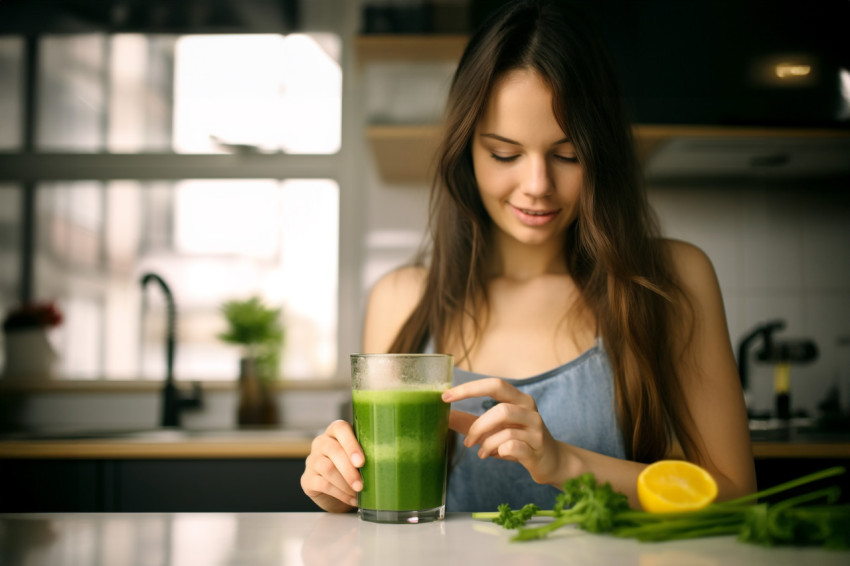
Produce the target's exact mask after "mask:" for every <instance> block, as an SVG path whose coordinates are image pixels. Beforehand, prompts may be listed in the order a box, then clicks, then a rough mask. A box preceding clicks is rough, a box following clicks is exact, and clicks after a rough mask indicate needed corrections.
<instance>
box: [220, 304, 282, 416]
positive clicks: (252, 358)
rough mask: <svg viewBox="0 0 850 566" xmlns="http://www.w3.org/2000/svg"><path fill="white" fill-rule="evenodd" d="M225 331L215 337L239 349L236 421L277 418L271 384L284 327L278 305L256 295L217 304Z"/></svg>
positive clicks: (276, 376) (277, 365) (277, 368)
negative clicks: (270, 305)
mask: <svg viewBox="0 0 850 566" xmlns="http://www.w3.org/2000/svg"><path fill="white" fill-rule="evenodd" d="M221 312H222V314H223V315H224V318H225V320H226V321H227V326H228V328H227V331H226V332H222V333H221V334H219V335H218V337H219V339H221V340H223V341H224V342H228V343H230V344H236V345H238V346H239V347H240V348H241V349H242V355H241V359H240V374H239V392H240V395H239V409H238V413H237V421H238V423H239V424H240V425H267V424H276V423H277V422H278V421H279V415H278V410H277V404H276V402H275V398H274V395H273V391H272V384H273V382H274V381H276V380H277V378H278V375H279V371H280V368H279V366H280V351H281V349H282V348H283V341H284V329H283V325H282V324H281V321H280V315H281V309H279V308H272V307H269V306H266V304H265V303H263V301H262V299H260V297H256V296H254V297H251V298H249V299H245V300H230V301H226V302H224V303H223V304H222V305H221Z"/></svg>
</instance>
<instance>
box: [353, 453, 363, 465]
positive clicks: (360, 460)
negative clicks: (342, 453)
mask: <svg viewBox="0 0 850 566" xmlns="http://www.w3.org/2000/svg"><path fill="white" fill-rule="evenodd" d="M351 463H352V464H353V465H354V467H355V468H359V467H360V466H362V465H363V456H361V455H360V454H352V455H351Z"/></svg>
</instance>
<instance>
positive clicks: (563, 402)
mask: <svg viewBox="0 0 850 566" xmlns="http://www.w3.org/2000/svg"><path fill="white" fill-rule="evenodd" d="M484 377H488V376H485V375H481V374H476V373H472V372H468V371H464V370H461V369H458V368H455V369H454V378H453V381H454V384H455V385H460V384H462V383H466V382H468V381H473V380H476V379H482V378H484ZM504 379H505V381H507V382H508V383H510V384H511V385H514V386H515V387H516V388H517V389H519V390H520V391H522V392H524V393H527V394H529V395H531V396H532V397H533V398H534V401H535V402H536V403H537V409H538V411H539V412H540V416H541V417H542V418H543V422H544V423H545V424H546V427H547V428H548V429H549V432H550V433H551V434H552V436H553V437H554V438H555V440H559V441H561V442H566V443H568V444H572V445H574V446H578V447H580V448H584V449H586V450H592V451H593V452H598V453H600V454H605V455H608V456H613V457H615V458H621V459H624V458H625V457H626V451H625V447H624V443H623V438H622V434H621V432H620V428H619V423H618V419H617V412H616V407H615V399H614V397H615V396H614V374H613V371H612V369H611V360H610V359H609V357H608V354H607V353H606V351H605V348H604V347H603V344H602V340H601V339H597V340H596V343H595V344H594V345H593V346H592V347H591V348H590V349H588V350H587V351H585V352H583V353H582V354H581V355H580V356H578V357H577V358H575V359H574V360H572V361H570V362H568V363H566V364H564V365H562V366H560V367H557V368H555V369H552V370H549V371H547V372H545V373H542V374H539V375H536V376H534V377H530V378H527V379H507V378H504ZM494 404H495V401H494V400H493V399H492V398H490V397H476V398H472V399H464V400H463V401H458V402H455V403H452V409H454V410H459V411H465V412H467V413H472V414H474V415H481V414H483V413H484V411H486V410H487V409H489V408H490V407H492V406H493V405H494ZM463 438H464V437H463V436H462V435H460V434H458V435H457V444H456V448H455V455H454V458H453V461H452V462H451V463H450V468H449V478H448V488H447V493H446V510H447V511H453V512H475V511H495V510H496V509H497V507H498V506H499V505H500V504H501V503H508V504H509V505H510V506H511V508H513V509H518V508H520V507H522V506H523V505H525V504H526V503H536V504H537V505H539V506H540V507H541V508H542V509H551V508H552V506H553V505H554V503H555V496H556V495H557V494H558V493H560V490H559V489H557V488H555V487H553V486H550V485H541V484H538V483H536V482H535V481H534V480H533V479H531V475H530V474H529V473H528V471H527V470H526V469H525V468H524V467H523V466H522V465H521V464H519V463H517V462H508V461H505V460H499V459H496V458H486V459H484V460H481V459H479V458H478V448H479V447H478V446H472V447H470V448H465V447H464V446H463Z"/></svg>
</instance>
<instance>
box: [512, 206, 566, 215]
mask: <svg viewBox="0 0 850 566" xmlns="http://www.w3.org/2000/svg"><path fill="white" fill-rule="evenodd" d="M514 208H516V209H517V210H519V211H520V212H523V213H525V214H528V215H530V216H548V215H550V214H555V213H556V212H557V210H529V209H527V208H519V207H514Z"/></svg>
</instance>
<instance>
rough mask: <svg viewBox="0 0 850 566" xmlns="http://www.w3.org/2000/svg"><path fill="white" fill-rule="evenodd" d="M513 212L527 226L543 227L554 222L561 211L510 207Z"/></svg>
mask: <svg viewBox="0 0 850 566" xmlns="http://www.w3.org/2000/svg"><path fill="white" fill-rule="evenodd" d="M510 207H511V210H513V211H514V215H515V216H516V217H517V219H518V220H519V221H520V222H522V223H523V224H525V225H526V226H543V225H544V224H548V223H549V222H551V221H552V219H554V218H555V216H557V214H558V213H559V212H560V211H561V209H557V210H538V209H533V208H520V207H518V206H514V205H510Z"/></svg>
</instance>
